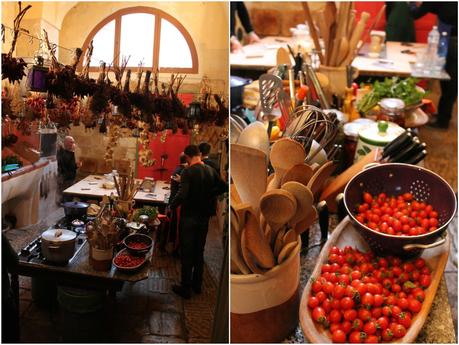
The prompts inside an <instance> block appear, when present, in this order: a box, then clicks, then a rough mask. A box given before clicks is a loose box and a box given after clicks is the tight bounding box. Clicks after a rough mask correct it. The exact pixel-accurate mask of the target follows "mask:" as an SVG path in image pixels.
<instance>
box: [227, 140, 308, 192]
mask: <svg viewBox="0 0 459 345" xmlns="http://www.w3.org/2000/svg"><path fill="white" fill-rule="evenodd" d="M269 158H270V160H271V165H272V166H273V168H274V178H273V180H272V181H271V183H270V184H269V186H268V190H270V189H274V188H278V186H280V183H281V181H282V178H283V177H284V175H285V173H286V172H287V171H288V170H289V169H290V168H291V167H292V166H294V165H297V164H301V163H304V160H305V158H306V152H305V151H304V147H303V145H301V144H300V143H298V142H296V141H295V140H293V139H289V138H282V139H279V140H277V141H276V142H275V143H274V144H273V146H272V147H271V153H270V155H269ZM249 166H250V165H249ZM231 170H232V167H231ZM250 170H251V169H250ZM250 175H251V178H250V179H253V178H254V177H253V175H252V174H251V173H250Z"/></svg>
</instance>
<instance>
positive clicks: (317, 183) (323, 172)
mask: <svg viewBox="0 0 459 345" xmlns="http://www.w3.org/2000/svg"><path fill="white" fill-rule="evenodd" d="M335 169H336V166H335V164H334V163H333V162H332V161H328V162H327V163H325V164H324V165H322V166H321V167H320V168H319V169H318V170H317V171H316V172H315V173H314V175H313V176H312V177H311V179H310V180H309V182H308V188H309V189H310V190H311V192H312V194H313V195H314V199H316V198H318V196H319V195H318V194H319V193H320V192H321V191H322V187H323V185H324V183H325V181H326V180H327V179H328V178H329V177H330V176H331V174H332V173H333V171H335Z"/></svg>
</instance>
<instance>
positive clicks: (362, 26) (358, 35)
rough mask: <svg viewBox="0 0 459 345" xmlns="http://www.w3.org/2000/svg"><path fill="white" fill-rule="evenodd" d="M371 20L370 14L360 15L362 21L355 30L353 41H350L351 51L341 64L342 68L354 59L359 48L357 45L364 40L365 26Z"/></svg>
mask: <svg viewBox="0 0 459 345" xmlns="http://www.w3.org/2000/svg"><path fill="white" fill-rule="evenodd" d="M369 18H370V14H369V13H368V12H362V14H361V15H360V20H359V22H358V23H357V25H356V26H355V28H354V29H353V31H352V36H351V39H350V40H349V50H348V53H347V56H346V58H345V59H344V60H343V61H342V62H341V66H347V65H349V64H350V63H351V62H352V60H353V59H354V56H355V49H356V48H357V44H358V43H359V41H360V39H361V38H362V35H363V31H364V30H365V25H366V24H367V21H368V19H369Z"/></svg>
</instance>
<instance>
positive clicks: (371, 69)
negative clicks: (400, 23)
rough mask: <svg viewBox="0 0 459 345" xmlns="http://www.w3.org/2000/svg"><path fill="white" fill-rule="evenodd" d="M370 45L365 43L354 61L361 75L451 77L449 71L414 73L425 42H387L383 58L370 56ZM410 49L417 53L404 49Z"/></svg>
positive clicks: (353, 64)
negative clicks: (426, 73)
mask: <svg viewBox="0 0 459 345" xmlns="http://www.w3.org/2000/svg"><path fill="white" fill-rule="evenodd" d="M368 48H369V45H368V44H365V45H364V46H363V47H362V50H361V52H360V54H359V56H357V57H356V58H355V59H354V60H353V61H352V66H353V67H356V68H357V69H358V70H359V75H360V76H379V77H392V76H399V77H409V76H413V77H418V78H423V79H442V80H448V79H450V77H449V75H448V73H446V72H445V71H442V73H441V74H440V75H439V76H432V75H424V74H422V75H418V74H413V73H412V67H414V64H415V62H416V55H417V54H422V52H423V51H424V50H425V49H426V48H427V44H425V43H407V44H405V43H401V42H386V47H385V51H384V52H383V53H382V54H381V58H370V57H368V55H367V53H368V50H369V49H368ZM407 50H408V51H410V52H413V53H416V54H406V53H402V51H407Z"/></svg>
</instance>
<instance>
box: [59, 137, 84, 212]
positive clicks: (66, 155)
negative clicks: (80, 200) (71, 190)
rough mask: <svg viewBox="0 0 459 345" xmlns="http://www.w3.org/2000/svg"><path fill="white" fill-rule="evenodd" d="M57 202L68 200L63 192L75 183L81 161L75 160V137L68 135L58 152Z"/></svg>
mask: <svg viewBox="0 0 459 345" xmlns="http://www.w3.org/2000/svg"><path fill="white" fill-rule="evenodd" d="M56 158H57V172H58V175H57V186H58V190H57V203H58V204H60V203H62V202H63V201H66V200H65V198H64V197H63V195H62V192H63V191H64V190H66V189H67V188H68V187H70V186H71V185H73V184H74V183H75V178H76V173H77V169H78V167H79V165H80V164H79V163H77V162H76V160H75V139H73V137H71V136H66V137H65V139H64V143H63V145H62V146H61V147H59V149H58V151H57V154H56Z"/></svg>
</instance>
